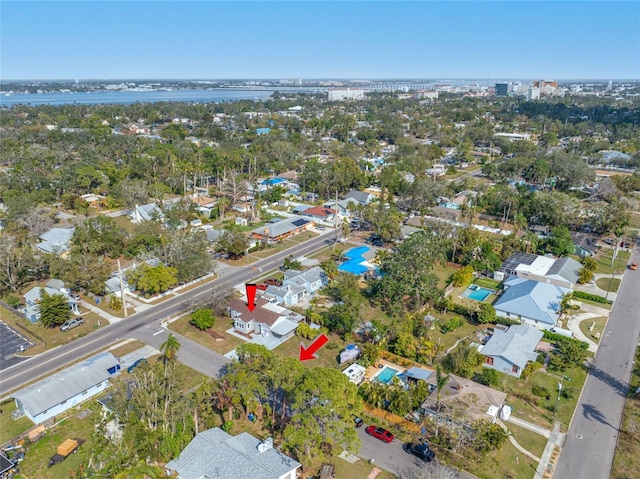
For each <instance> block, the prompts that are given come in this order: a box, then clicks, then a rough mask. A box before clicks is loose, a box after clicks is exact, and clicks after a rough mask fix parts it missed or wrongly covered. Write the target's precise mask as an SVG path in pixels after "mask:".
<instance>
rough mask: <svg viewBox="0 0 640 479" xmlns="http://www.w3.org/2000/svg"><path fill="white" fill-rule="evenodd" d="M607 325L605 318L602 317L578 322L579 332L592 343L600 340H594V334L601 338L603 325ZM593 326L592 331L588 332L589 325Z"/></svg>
mask: <svg viewBox="0 0 640 479" xmlns="http://www.w3.org/2000/svg"><path fill="white" fill-rule="evenodd" d="M606 323H607V318H605V317H604V316H600V317H598V318H593V319H586V320H584V321H581V322H580V331H582V333H583V334H584V335H585V336H586V337H588V338H590V339H591V340H592V341H593V342H595V343H598V342H600V339H596V333H599V334H600V336H602V332H603V331H604V325H605V324H606ZM592 324H593V330H592V331H589V328H591V325H592Z"/></svg>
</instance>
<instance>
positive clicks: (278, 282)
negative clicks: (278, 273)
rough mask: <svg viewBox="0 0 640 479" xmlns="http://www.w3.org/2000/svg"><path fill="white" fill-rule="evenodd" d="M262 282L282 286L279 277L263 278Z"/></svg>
mask: <svg viewBox="0 0 640 479" xmlns="http://www.w3.org/2000/svg"><path fill="white" fill-rule="evenodd" d="M264 283H265V284H268V285H271V286H282V281H280V280H279V279H275V278H269V279H265V280H264Z"/></svg>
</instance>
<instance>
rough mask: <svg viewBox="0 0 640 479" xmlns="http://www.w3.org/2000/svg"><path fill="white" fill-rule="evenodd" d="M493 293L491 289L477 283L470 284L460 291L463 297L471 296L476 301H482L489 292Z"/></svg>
mask: <svg viewBox="0 0 640 479" xmlns="http://www.w3.org/2000/svg"><path fill="white" fill-rule="evenodd" d="M493 293H495V291H494V290H493V289H488V288H483V287H482V286H478V285H477V284H472V285H471V286H469V287H468V288H467V289H465V290H464V292H463V293H462V297H463V298H471V299H474V300H476V301H484V300H485V299H487V298H488V297H489V296H490V295H491V294H493Z"/></svg>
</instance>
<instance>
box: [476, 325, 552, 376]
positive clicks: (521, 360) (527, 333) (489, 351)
mask: <svg viewBox="0 0 640 479" xmlns="http://www.w3.org/2000/svg"><path fill="white" fill-rule="evenodd" d="M542 336H543V333H542V331H540V330H538V329H536V328H534V327H532V326H526V325H524V324H521V325H514V326H509V329H507V330H506V331H502V330H500V329H495V330H494V332H493V336H492V337H491V339H489V342H487V344H486V345H485V346H484V348H482V354H484V355H485V356H493V357H503V358H505V359H507V360H508V361H509V362H510V363H512V364H516V365H518V366H519V367H520V368H521V369H523V368H524V367H525V366H526V365H527V362H529V361H535V359H536V357H537V355H536V353H535V352H534V351H535V349H536V347H537V346H538V343H539V342H540V340H541V339H542Z"/></svg>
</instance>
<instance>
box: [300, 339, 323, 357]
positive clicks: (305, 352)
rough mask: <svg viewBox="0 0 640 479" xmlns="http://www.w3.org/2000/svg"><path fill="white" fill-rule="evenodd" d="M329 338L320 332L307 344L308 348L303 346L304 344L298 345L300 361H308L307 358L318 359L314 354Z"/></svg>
mask: <svg viewBox="0 0 640 479" xmlns="http://www.w3.org/2000/svg"><path fill="white" fill-rule="evenodd" d="M328 341H329V338H327V337H326V336H325V335H324V334H321V335H320V336H318V337H317V338H316V339H314V340H313V342H312V343H311V344H310V345H309V348H308V349H305V348H304V345H302V344H301V345H300V361H308V360H309V359H318V357H317V356H316V355H315V353H316V351H318V349H320V348H321V347H322V346H324V345H325V344H327V342H328Z"/></svg>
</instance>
